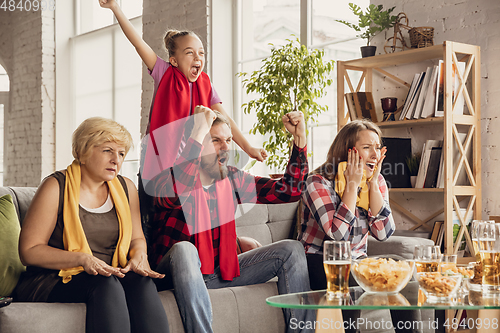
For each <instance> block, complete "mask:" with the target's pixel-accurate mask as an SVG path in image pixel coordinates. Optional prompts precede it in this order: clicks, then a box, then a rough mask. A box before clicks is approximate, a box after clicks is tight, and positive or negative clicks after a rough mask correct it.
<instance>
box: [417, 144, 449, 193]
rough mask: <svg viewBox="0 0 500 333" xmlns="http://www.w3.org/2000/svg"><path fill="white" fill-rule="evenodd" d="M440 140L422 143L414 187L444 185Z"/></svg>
mask: <svg viewBox="0 0 500 333" xmlns="http://www.w3.org/2000/svg"><path fill="white" fill-rule="evenodd" d="M442 146H443V141H442V140H427V141H426V142H425V143H424V148H423V150H422V157H421V159H420V166H419V168H418V174H417V180H416V182H415V188H432V187H444V179H443V167H444V163H443V156H444V155H443V154H442V150H443V148H442Z"/></svg>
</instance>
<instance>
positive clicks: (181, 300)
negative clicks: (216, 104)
mask: <svg viewBox="0 0 500 333" xmlns="http://www.w3.org/2000/svg"><path fill="white" fill-rule="evenodd" d="M195 112H196V114H195V122H194V127H193V131H192V133H191V136H190V138H189V139H188V141H187V144H186V147H185V148H184V150H183V151H182V153H181V155H180V157H179V158H178V159H177V160H176V162H175V163H174V166H173V167H172V168H171V169H170V170H165V171H163V172H162V173H161V174H160V175H159V176H158V179H157V180H155V184H156V193H155V211H156V214H155V216H154V220H155V223H156V224H157V225H158V228H157V229H156V230H155V232H154V238H153V239H154V242H153V248H152V251H153V252H152V253H151V254H150V257H151V260H152V264H151V265H152V267H153V268H155V269H156V270H157V271H158V272H161V273H164V274H165V279H164V280H162V281H157V285H158V289H159V290H162V289H171V288H172V287H173V289H174V290H173V292H174V294H175V298H176V300H177V305H178V306H179V311H180V314H181V318H182V320H183V324H184V329H185V331H186V332H196V333H201V332H212V307H211V303H210V297H209V294H208V291H207V289H217V288H224V287H234V286H245V285H251V284H257V283H264V282H266V281H268V280H270V279H271V278H273V277H275V276H277V277H278V292H279V293H280V294H285V293H295V292H302V291H309V278H308V273H307V264H306V259H305V254H304V251H303V248H302V245H301V244H300V243H299V242H297V241H295V240H283V241H279V242H275V243H272V244H270V245H267V246H262V247H259V246H258V245H259V244H257V247H256V248H254V249H252V250H249V251H247V252H243V253H241V254H239V255H238V250H237V247H238V246H237V237H236V227H235V221H234V220H235V211H236V209H237V206H238V204H240V203H257V204H278V203H286V202H293V201H298V200H299V199H300V193H301V191H302V184H303V181H304V179H305V176H306V175H307V172H308V164H307V152H306V134H305V121H304V115H303V114H302V112H297V111H295V112H290V113H288V114H286V115H284V116H283V118H282V120H283V123H284V125H285V127H286V129H287V130H288V131H289V132H290V133H291V134H292V135H293V138H294V139H293V148H292V153H291V157H290V161H289V163H288V166H287V168H286V172H285V175H284V176H283V178H282V179H280V180H272V179H269V178H263V177H257V176H253V175H251V174H249V173H247V172H244V171H242V170H239V169H237V168H235V167H232V166H228V165H227V162H228V157H229V147H230V145H231V141H232V137H233V135H232V134H231V124H230V122H229V121H228V120H227V119H226V118H225V117H224V116H223V115H222V114H220V113H218V112H214V111H212V110H211V109H209V108H206V107H197V108H196V110H195ZM283 311H284V314H285V319H286V322H287V325H288V328H287V332H295V331H296V329H294V328H293V327H291V325H290V322H291V320H292V319H294V320H298V321H303V320H306V311H303V310H297V309H284V310H283ZM312 320H314V318H313V319H312Z"/></svg>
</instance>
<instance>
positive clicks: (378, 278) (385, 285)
mask: <svg viewBox="0 0 500 333" xmlns="http://www.w3.org/2000/svg"><path fill="white" fill-rule="evenodd" d="M414 269H415V262H414V261H412V260H406V259H404V258H402V257H400V256H396V255H387V256H374V257H368V258H365V259H358V260H353V261H352V263H351V274H352V276H353V277H354V279H355V280H356V282H357V283H358V284H359V286H360V287H361V288H363V290H364V291H365V292H367V293H384V294H397V293H399V292H400V291H401V290H402V289H403V288H404V287H406V285H407V284H408V281H410V279H411V277H412V275H413V270H414Z"/></svg>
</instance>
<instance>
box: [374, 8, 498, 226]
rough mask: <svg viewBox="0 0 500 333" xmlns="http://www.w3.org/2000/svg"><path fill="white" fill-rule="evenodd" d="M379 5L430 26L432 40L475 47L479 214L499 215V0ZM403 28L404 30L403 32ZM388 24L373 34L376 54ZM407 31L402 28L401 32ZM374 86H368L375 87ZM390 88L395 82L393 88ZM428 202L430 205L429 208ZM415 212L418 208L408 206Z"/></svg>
mask: <svg viewBox="0 0 500 333" xmlns="http://www.w3.org/2000/svg"><path fill="white" fill-rule="evenodd" d="M371 2H372V3H374V4H382V5H384V8H390V7H392V6H396V9H395V10H394V13H396V14H397V13H399V12H405V13H406V14H407V16H408V18H409V19H410V23H409V25H410V26H413V27H418V26H431V27H434V44H441V43H442V42H443V41H445V40H450V41H456V42H462V43H467V44H473V45H479V46H480V47H481V141H482V142H481V143H482V151H481V153H482V196H483V199H482V206H483V218H487V217H488V216H489V215H500V192H499V191H498V190H497V186H498V185H497V184H500V168H498V164H497V163H498V161H499V160H500V146H499V144H498V143H499V142H500V131H498V128H499V126H500V118H499V113H498V105H499V104H500V75H499V74H500V66H499V65H500V57H499V56H498V52H499V51H500V1H498V0H421V1H413V0H377V1H371ZM405 33H406V32H405ZM392 34H393V29H390V30H389V31H387V32H386V35H385V36H383V35H384V34H381V35H380V36H377V37H376V38H375V40H374V43H373V45H377V54H379V53H383V52H384V51H383V44H384V42H385V38H388V37H390V36H392ZM406 35H407V34H406ZM375 88H376V87H374V89H375ZM394 89H395V88H394ZM433 208H434V207H431V209H433ZM414 213H416V214H418V212H414Z"/></svg>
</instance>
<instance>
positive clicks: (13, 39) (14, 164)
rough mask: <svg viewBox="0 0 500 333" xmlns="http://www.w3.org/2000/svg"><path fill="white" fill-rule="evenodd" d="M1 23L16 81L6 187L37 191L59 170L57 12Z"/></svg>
mask: <svg viewBox="0 0 500 333" xmlns="http://www.w3.org/2000/svg"><path fill="white" fill-rule="evenodd" d="M0 22H2V24H1V25H0V45H1V46H2V47H1V48H0V49H2V51H1V52H0V57H1V58H2V61H3V63H4V64H5V66H6V70H7V72H8V74H9V79H10V82H11V85H10V89H11V91H10V110H7V111H6V112H5V117H4V129H5V136H4V141H5V149H4V172H5V173H4V185H12V186H37V185H39V183H40V179H41V178H42V177H43V176H45V175H47V174H48V173H50V172H52V171H53V170H54V115H55V105H54V95H55V91H54V82H55V81H54V12H53V11H49V10H47V11H43V12H42V11H36V12H35V11H33V12H25V11H19V10H16V11H13V12H8V11H7V12H4V11H1V12H0ZM4 46H5V48H4ZM42 156H43V159H42Z"/></svg>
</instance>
